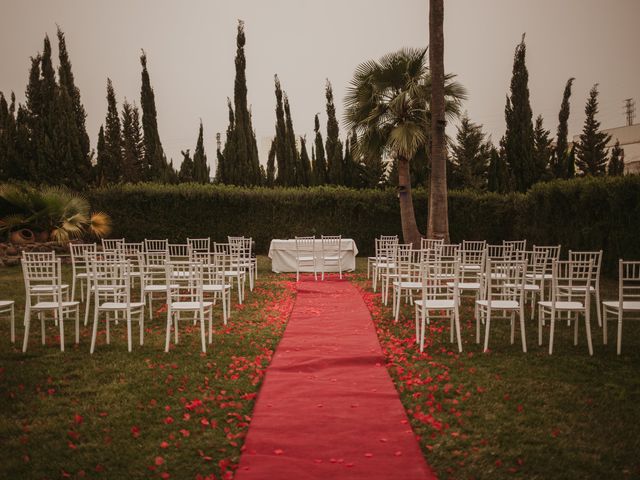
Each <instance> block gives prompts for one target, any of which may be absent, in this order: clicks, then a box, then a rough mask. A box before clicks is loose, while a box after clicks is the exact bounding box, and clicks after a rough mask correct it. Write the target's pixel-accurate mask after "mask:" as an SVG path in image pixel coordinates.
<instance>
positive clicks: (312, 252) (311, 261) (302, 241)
mask: <svg viewBox="0 0 640 480" xmlns="http://www.w3.org/2000/svg"><path fill="white" fill-rule="evenodd" d="M295 241H296V281H299V280H300V270H301V269H302V268H307V267H312V268H313V277H314V278H315V279H316V280H318V268H317V259H316V237H315V236H313V237H295Z"/></svg>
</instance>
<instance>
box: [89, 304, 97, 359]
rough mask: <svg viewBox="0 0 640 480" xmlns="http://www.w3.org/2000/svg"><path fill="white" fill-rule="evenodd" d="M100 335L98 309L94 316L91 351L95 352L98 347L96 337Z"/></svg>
mask: <svg viewBox="0 0 640 480" xmlns="http://www.w3.org/2000/svg"><path fill="white" fill-rule="evenodd" d="M97 336H98V312H97V311H96V312H95V314H94V316H93V328H92V332H91V347H90V348H89V353H91V354H93V352H94V351H95V349H96V337H97Z"/></svg>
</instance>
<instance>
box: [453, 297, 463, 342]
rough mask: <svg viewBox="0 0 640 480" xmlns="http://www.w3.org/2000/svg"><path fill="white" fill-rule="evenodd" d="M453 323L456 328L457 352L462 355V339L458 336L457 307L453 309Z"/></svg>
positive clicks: (458, 314) (458, 319)
mask: <svg viewBox="0 0 640 480" xmlns="http://www.w3.org/2000/svg"><path fill="white" fill-rule="evenodd" d="M454 321H455V324H456V325H455V327H456V337H457V340H458V352H460V353H462V338H461V336H460V311H459V310H458V308H457V306H456V307H455V309H454Z"/></svg>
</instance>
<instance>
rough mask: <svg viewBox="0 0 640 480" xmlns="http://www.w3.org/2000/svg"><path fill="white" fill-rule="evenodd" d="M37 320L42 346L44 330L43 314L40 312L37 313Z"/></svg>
mask: <svg viewBox="0 0 640 480" xmlns="http://www.w3.org/2000/svg"><path fill="white" fill-rule="evenodd" d="M38 318H39V319H40V338H41V339H42V345H44V342H45V335H46V332H45V328H44V314H43V313H42V312H38Z"/></svg>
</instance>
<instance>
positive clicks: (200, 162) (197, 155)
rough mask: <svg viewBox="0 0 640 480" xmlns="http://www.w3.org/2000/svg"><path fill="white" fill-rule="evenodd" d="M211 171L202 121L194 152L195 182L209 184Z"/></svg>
mask: <svg viewBox="0 0 640 480" xmlns="http://www.w3.org/2000/svg"><path fill="white" fill-rule="evenodd" d="M209 175H210V169H209V165H208V164H207V154H206V153H205V152H204V131H203V128H202V120H200V129H199V130H198V141H197V143H196V149H195V151H194V152H193V181H194V182H197V183H209Z"/></svg>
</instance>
